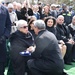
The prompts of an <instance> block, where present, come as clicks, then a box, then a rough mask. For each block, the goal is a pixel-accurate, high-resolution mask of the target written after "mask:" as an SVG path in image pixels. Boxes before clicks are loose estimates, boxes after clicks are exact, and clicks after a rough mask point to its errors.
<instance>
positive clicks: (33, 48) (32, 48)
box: [27, 46, 35, 53]
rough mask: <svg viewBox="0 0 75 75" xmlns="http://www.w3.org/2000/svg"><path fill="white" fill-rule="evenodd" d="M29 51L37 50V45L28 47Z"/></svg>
mask: <svg viewBox="0 0 75 75" xmlns="http://www.w3.org/2000/svg"><path fill="white" fill-rule="evenodd" d="M27 51H29V52H31V53H32V52H34V51H35V47H33V46H30V47H29V48H27Z"/></svg>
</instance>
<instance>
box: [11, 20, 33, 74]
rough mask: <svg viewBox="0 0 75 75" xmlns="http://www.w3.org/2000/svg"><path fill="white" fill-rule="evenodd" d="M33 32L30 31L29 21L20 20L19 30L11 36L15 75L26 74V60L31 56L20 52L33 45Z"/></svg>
mask: <svg viewBox="0 0 75 75" xmlns="http://www.w3.org/2000/svg"><path fill="white" fill-rule="evenodd" d="M33 41H34V39H33V37H32V34H31V33H30V32H29V31H28V25H27V22H26V21H24V20H20V21H19V23H18V30H17V31H16V32H15V33H13V34H12V35H11V37H10V44H11V47H10V58H11V62H12V66H13V70H14V73H15V75H24V74H25V71H26V66H27V65H26V62H27V60H28V59H29V58H31V57H30V56H26V57H24V56H21V55H20V52H22V51H26V49H27V48H28V47H29V46H32V45H33Z"/></svg>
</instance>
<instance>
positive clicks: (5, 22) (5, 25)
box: [0, 4, 11, 75]
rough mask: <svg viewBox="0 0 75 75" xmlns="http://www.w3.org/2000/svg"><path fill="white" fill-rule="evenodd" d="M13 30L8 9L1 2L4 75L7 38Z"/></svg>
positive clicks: (0, 44) (0, 42)
mask: <svg viewBox="0 0 75 75" xmlns="http://www.w3.org/2000/svg"><path fill="white" fill-rule="evenodd" d="M10 31H11V21H10V17H9V13H8V10H7V9H6V8H5V7H4V6H3V5H1V4H0V75H4V69H5V64H6V58H7V55H6V54H7V52H6V39H7V38H8V37H9V35H10Z"/></svg>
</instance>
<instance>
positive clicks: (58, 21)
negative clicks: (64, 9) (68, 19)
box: [57, 15, 64, 25]
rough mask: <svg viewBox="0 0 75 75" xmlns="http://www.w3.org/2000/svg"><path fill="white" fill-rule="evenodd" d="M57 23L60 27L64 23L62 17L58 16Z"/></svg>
mask: <svg viewBox="0 0 75 75" xmlns="http://www.w3.org/2000/svg"><path fill="white" fill-rule="evenodd" d="M57 23H58V24H61V25H62V24H63V23H64V16H62V15H59V16H58V18H57Z"/></svg>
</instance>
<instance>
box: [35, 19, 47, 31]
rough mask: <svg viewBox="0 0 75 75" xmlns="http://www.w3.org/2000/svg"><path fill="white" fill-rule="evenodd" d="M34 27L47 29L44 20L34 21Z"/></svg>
mask: <svg viewBox="0 0 75 75" xmlns="http://www.w3.org/2000/svg"><path fill="white" fill-rule="evenodd" d="M34 26H35V27H37V28H38V29H40V30H41V29H46V25H45V23H44V21H43V20H36V21H34Z"/></svg>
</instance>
